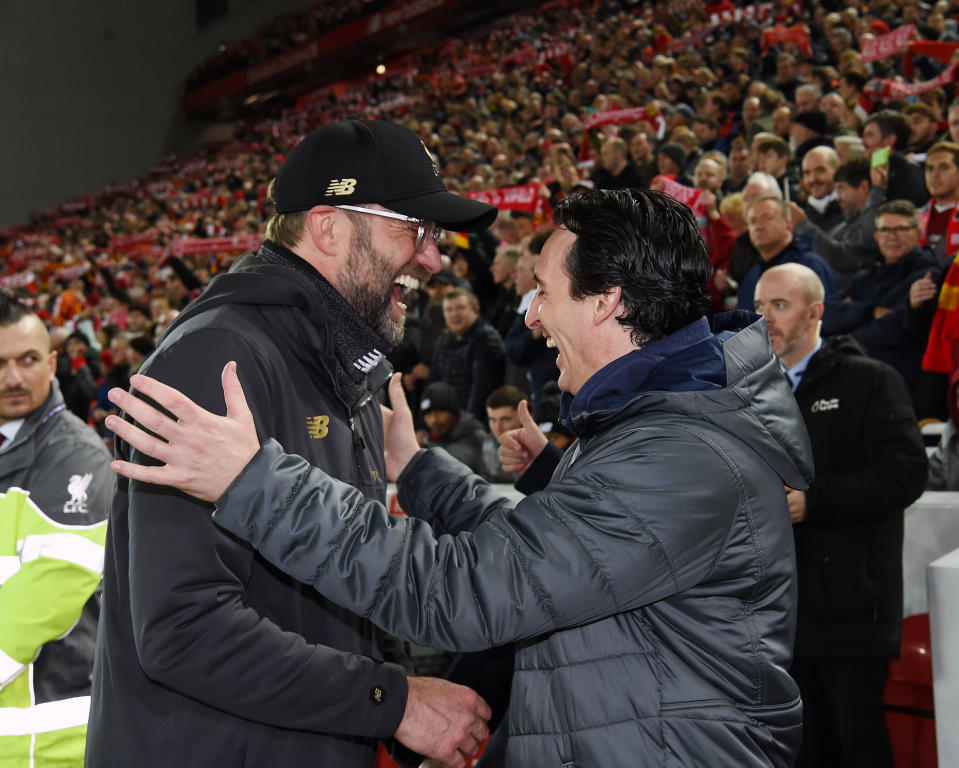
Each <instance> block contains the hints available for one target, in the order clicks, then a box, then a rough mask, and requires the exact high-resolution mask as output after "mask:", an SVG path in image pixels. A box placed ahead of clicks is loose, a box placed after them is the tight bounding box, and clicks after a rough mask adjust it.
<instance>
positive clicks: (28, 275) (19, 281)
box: [0, 272, 36, 288]
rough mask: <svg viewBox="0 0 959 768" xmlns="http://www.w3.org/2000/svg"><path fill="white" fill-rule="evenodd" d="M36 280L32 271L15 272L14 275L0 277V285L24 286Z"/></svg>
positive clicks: (5, 286)
mask: <svg viewBox="0 0 959 768" xmlns="http://www.w3.org/2000/svg"><path fill="white" fill-rule="evenodd" d="M35 280H36V276H35V275H34V274H33V272H17V273H16V274H15V275H4V276H3V277H0V285H2V286H3V287H4V288H26V287H27V286H28V285H30V283H32V282H34V281H35Z"/></svg>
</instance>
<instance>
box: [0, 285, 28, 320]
mask: <svg viewBox="0 0 959 768" xmlns="http://www.w3.org/2000/svg"><path fill="white" fill-rule="evenodd" d="M35 314H36V313H35V312H34V311H33V310H32V309H30V307H28V306H27V305H26V304H24V303H23V302H22V301H20V299H19V298H18V297H17V294H16V293H15V292H14V291H11V290H10V289H9V288H0V327H3V328H6V327H7V326H8V325H14V324H15V323H19V322H20V321H21V320H23V318H25V317H27V316H28V315H35Z"/></svg>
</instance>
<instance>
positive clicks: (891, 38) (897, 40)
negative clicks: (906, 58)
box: [859, 24, 916, 62]
mask: <svg viewBox="0 0 959 768" xmlns="http://www.w3.org/2000/svg"><path fill="white" fill-rule="evenodd" d="M915 32H916V27H915V25H913V24H906V26H904V27H898V28H896V29H894V30H893V31H892V32H887V33H886V34H885V35H880V36H879V37H874V38H872V39H870V40H863V41H862V46H861V51H860V53H859V58H860V59H862V60H863V61H864V62H870V61H879V60H880V59H888V58H889V57H890V56H895V55H896V54H897V53H899V52H900V51H904V50H905V49H906V46H907V45H909V42H910V41H911V40H912V38H913V36H914V35H915Z"/></svg>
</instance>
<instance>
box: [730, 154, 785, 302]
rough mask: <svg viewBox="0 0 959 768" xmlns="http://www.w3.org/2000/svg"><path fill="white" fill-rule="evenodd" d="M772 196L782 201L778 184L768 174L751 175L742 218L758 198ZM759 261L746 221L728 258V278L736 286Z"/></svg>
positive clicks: (746, 189)
mask: <svg viewBox="0 0 959 768" xmlns="http://www.w3.org/2000/svg"><path fill="white" fill-rule="evenodd" d="M765 196H773V197H778V198H779V199H780V200H781V199H782V190H781V189H780V188H779V184H778V183H777V182H776V180H775V179H774V178H773V177H772V176H770V175H769V174H768V173H760V172H758V171H757V172H756V173H752V174H750V175H749V179H748V181H747V182H746V185H745V186H744V187H743V216H744V217H745V216H746V214H748V213H749V208H750V206H751V205H752V204H753V203H755V202H756V201H757V200H758V199H759V198H760V197H765ZM760 261H761V259H760V257H759V251H757V250H756V246H754V245H753V244H752V241H751V240H750V239H749V223H748V221H746V228H745V230H744V231H743V232H742V234H740V235H739V237H737V238H736V245H735V246H734V247H733V252H732V253H731V254H730V257H729V276H730V278H732V280H733V281H734V282H735V283H736V285H737V286H738V285H739V283H741V282H742V281H743V279H744V278H745V277H746V274H747V273H748V272H749V270H751V269H752V268H753V267H754V266H755V265H756V264H759V262H760Z"/></svg>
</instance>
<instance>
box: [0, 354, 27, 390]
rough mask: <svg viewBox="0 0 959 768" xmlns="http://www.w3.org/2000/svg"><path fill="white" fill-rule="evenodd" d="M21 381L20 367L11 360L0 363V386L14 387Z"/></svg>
mask: <svg viewBox="0 0 959 768" xmlns="http://www.w3.org/2000/svg"><path fill="white" fill-rule="evenodd" d="M22 383H23V376H22V375H21V374H20V368H19V367H18V366H17V364H16V362H15V361H13V360H9V361H7V362H6V363H5V364H3V365H0V386H2V387H16V386H19V385H20V384H22Z"/></svg>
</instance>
